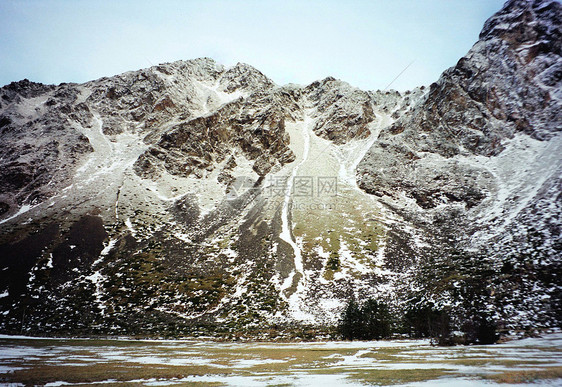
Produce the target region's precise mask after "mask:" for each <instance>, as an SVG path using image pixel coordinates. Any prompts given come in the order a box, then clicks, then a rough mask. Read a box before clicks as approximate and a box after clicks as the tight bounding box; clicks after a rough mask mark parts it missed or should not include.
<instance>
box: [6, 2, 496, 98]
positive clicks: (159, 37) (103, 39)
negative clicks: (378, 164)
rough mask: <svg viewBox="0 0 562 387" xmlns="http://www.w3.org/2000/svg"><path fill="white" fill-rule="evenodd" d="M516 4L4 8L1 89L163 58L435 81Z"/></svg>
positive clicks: (367, 80)
mask: <svg viewBox="0 0 562 387" xmlns="http://www.w3.org/2000/svg"><path fill="white" fill-rule="evenodd" d="M503 2H504V0H501V1H498V0H470V1H467V0H393V1H379V0H370V1H366V0H365V1H360V0H346V1H341V0H338V1H336V0H323V1H318V0H309V1H293V0H285V1H273V0H272V1H268V0H261V1H259V0H239V1H237V0H230V1H227V0H207V1H203V0H185V1H180V0H170V1H165V0H160V1H142V0H134V1H132V0H122V1H105V0H98V1H93V0H91V1H83V0H67V1H62V0H17V1H16V0H0V85H5V84H8V83H10V82H12V81H16V80H21V79H24V78H28V79H30V80H32V81H36V82H43V83H54V84H58V83H61V82H85V81H88V80H92V79H97V78H100V77H103V76H111V75H115V74H119V73H122V72H125V71H130V70H138V69H141V68H146V67H150V66H151V65H156V64H158V63H163V62H172V61H176V60H187V59H193V58H198V57H203V56H206V57H211V58H213V59H215V60H216V61H217V62H219V63H222V64H224V65H226V66H232V65H235V64H236V63H237V62H243V63H247V64H250V65H252V66H254V67H256V68H257V69H258V70H260V71H261V72H263V73H264V74H265V75H267V76H268V77H270V78H271V79H273V81H274V82H275V83H277V84H279V85H283V84H286V83H297V84H303V85H306V84H309V83H311V82H313V81H315V80H318V79H322V78H325V77H327V76H333V77H335V78H338V79H341V80H344V81H346V82H348V83H350V84H351V85H353V86H356V87H359V88H361V89H364V90H377V89H381V90H383V89H385V88H387V86H389V84H390V83H391V82H392V81H393V79H394V78H396V77H397V76H398V75H399V74H400V73H401V72H402V71H404V69H405V71H404V72H403V73H402V74H401V75H400V76H399V77H398V79H396V80H395V81H394V82H393V83H392V84H391V85H390V88H393V89H397V90H400V91H404V90H408V89H412V88H414V87H416V86H421V85H429V84H431V83H432V82H434V81H436V80H437V79H438V78H439V75H440V74H441V73H442V72H443V71H444V70H445V69H447V68H449V67H451V66H454V65H455V64H456V62H457V61H458V59H459V58H460V57H462V56H463V55H465V54H466V53H467V51H468V50H469V49H470V48H471V47H472V45H473V44H474V43H475V42H476V41H477V39H478V34H479V33H480V30H481V29H482V26H483V24H484V22H485V21H486V19H487V18H488V17H490V16H491V15H493V14H494V13H495V12H497V11H498V10H499V9H501V7H502V6H503Z"/></svg>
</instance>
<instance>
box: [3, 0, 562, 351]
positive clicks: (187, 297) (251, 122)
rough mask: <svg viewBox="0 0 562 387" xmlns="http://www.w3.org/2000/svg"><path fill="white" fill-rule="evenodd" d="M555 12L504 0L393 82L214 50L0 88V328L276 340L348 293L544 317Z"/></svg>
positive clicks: (500, 315) (555, 113) (412, 311)
mask: <svg viewBox="0 0 562 387" xmlns="http://www.w3.org/2000/svg"><path fill="white" fill-rule="evenodd" d="M561 19H562V7H561V6H560V4H558V3H556V2H554V1H546V0H545V1H542V0H536V1H520V0H516V1H510V2H508V3H506V5H505V6H504V8H503V9H502V10H500V11H499V12H498V13H497V14H496V15H494V16H492V17H491V18H490V19H489V20H488V21H487V22H486V23H485V25H484V29H483V32H482V34H481V36H480V40H479V41H478V42H477V43H476V44H475V45H474V46H473V48H472V49H471V50H470V51H469V53H468V54H467V55H466V56H465V57H463V58H461V59H460V60H459V62H458V63H457V65H456V66H454V67H452V68H450V69H448V70H446V71H445V72H444V73H443V74H442V76H441V77H440V79H439V80H438V81H437V82H436V83H434V84H432V85H431V86H430V87H429V88H425V87H421V88H416V89H414V90H412V91H408V92H405V93H403V94H400V93H398V92H396V91H362V90H360V89H357V88H354V87H352V86H350V85H349V84H347V83H345V82H342V81H339V80H336V79H334V78H331V77H327V78H325V79H323V80H319V81H316V82H313V83H311V84H310V85H306V86H300V85H285V86H277V85H275V84H274V82H273V81H271V80H270V79H269V78H267V77H266V76H265V75H264V74H262V73H261V72H259V70H257V69H255V68H253V67H251V66H249V65H245V64H240V63H239V64H237V65H235V66H233V67H230V68H225V67H224V66H222V65H219V64H217V63H216V62H215V61H213V60H212V59H210V58H199V59H195V60H191V61H177V62H173V63H164V64H160V65H157V66H153V67H150V68H148V69H143V70H139V71H134V72H127V73H124V74H120V75H116V76H114V77H111V78H105V77H104V78H100V79H97V80H94V81H90V82H86V83H83V84H61V85H58V86H54V85H41V84H36V83H33V82H29V81H27V80H24V81H20V82H17V83H12V84H10V85H7V86H4V87H2V88H0V142H2V143H3V144H4V145H5V146H3V147H2V149H1V150H0V167H1V168H2V170H3V173H2V174H1V175H0V186H2V187H4V188H3V189H2V191H0V211H1V213H0V216H1V217H2V218H0V227H2V229H1V232H0V268H1V271H0V278H1V279H2V281H0V282H1V283H3V284H4V285H2V286H3V287H1V288H0V294H1V295H2V296H0V310H1V313H2V315H1V316H2V317H1V318H0V329H1V330H2V331H4V332H20V331H21V332H27V333H30V334H50V333H51V332H57V333H60V334H71V335H74V334H79V335H92V334H110V335H118V334H127V335H147V336H152V335H199V334H210V335H218V336H221V335H226V336H229V335H236V334H239V333H240V332H246V334H248V335H250V336H253V337H266V338H267V337H276V336H281V337H289V336H291V335H294V334H295V332H297V331H299V330H302V329H304V328H303V327H310V328H311V329H313V330H318V331H319V332H330V331H331V329H332V328H333V327H334V326H335V325H337V324H338V322H339V318H340V314H341V312H342V311H343V309H344V306H345V303H346V301H347V300H349V299H350V298H353V297H355V298H358V299H367V298H376V299H379V300H382V301H384V302H385V303H387V304H388V305H389V306H390V309H391V311H392V313H393V314H394V315H396V316H399V318H400V319H401V318H403V317H404V316H405V315H407V316H411V315H420V313H421V312H420V311H423V310H436V311H438V312H439V313H445V314H446V315H447V316H448V318H449V319H450V324H451V326H456V327H458V328H459V329H462V330H463V331H464V332H465V333H466V335H467V337H468V336H470V335H472V334H473V333H471V332H472V331H471V329H472V330H474V329H475V328H474V327H472V328H469V327H468V325H470V324H473V325H474V324H484V322H485V323H486V324H488V323H489V322H493V324H495V326H497V327H498V329H503V330H506V331H507V330H514V329H522V328H524V327H525V326H529V327H537V328H540V327H548V326H554V325H557V324H559V322H560V321H561V319H560V300H561V296H560V285H561V284H560V279H559V278H558V275H557V274H556V273H557V272H559V266H560V257H561V255H562V254H561V250H562V241H560V234H562V230H561V224H560V223H561V222H560V219H561V217H562V212H561V207H562V206H561V205H560V200H559V197H560V189H559V187H560V184H561V183H562V181H561V176H562V173H561V171H562V165H561V164H562V161H561V159H560V157H559V154H561V153H560V150H561V148H562V144H561V143H562V142H561V135H560V133H559V132H560V131H561V130H562V122H561V121H560V120H561V119H562V117H561V115H560V114H559V111H560V107H561V106H560V97H559V92H560V90H561V89H562V85H561V82H562V81H561V79H560V74H559V72H558V70H557V69H559V68H562V67H560V66H562V60H561V58H560V55H561V52H560V44H561V39H560V37H561V36H562V35H561V33H560V31H561V27H560V22H559V20H561ZM506 26H507V27H506ZM521 160H524V162H525V168H520V167H519V166H518V162H520V161H521ZM408 313H409V314H408ZM400 316H401V317H400ZM405 321H406V320H405ZM408 321H409V320H408ZM400 324H406V325H407V324H409V323H402V322H401V323H400ZM467 324H468V325H467ZM402 329H408V328H407V327H405V328H402ZM457 330H458V329H457ZM467 340H470V339H467Z"/></svg>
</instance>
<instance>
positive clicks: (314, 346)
mask: <svg viewBox="0 0 562 387" xmlns="http://www.w3.org/2000/svg"><path fill="white" fill-rule="evenodd" d="M2 383H8V385H14V386H17V385H47V386H62V385H77V384H84V383H88V384H90V383H96V384H97V383H102V384H108V385H113V384H119V385H147V386H150V385H152V386H154V385H197V386H199V385H201V386H266V385H284V386H285V385H286V386H308V385H325V386H331V385H338V386H362V385H369V384H375V385H411V386H424V385H455V386H475V385H476V386H477V385H486V386H489V385H495V384H502V385H506V384H533V385H560V383H562V333H551V334H547V335H544V336H543V337H542V338H532V339H523V340H516V341H510V342H507V343H503V344H498V345H489V346H459V347H447V348H444V347H434V346H431V344H430V343H429V341H426V340H418V341H414V340H392V341H376V342H324V343H290V344H279V343H212V342H205V341H181V340H169V341H168V340H165V341H142V340H94V339H92V340H87V339H86V340H85V339H33V338H28V337H16V336H0V384H2Z"/></svg>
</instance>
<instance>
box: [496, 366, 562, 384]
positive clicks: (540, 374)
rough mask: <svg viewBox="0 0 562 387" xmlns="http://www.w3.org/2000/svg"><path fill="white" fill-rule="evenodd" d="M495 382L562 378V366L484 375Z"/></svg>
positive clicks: (529, 381) (518, 382)
mask: <svg viewBox="0 0 562 387" xmlns="http://www.w3.org/2000/svg"><path fill="white" fill-rule="evenodd" d="M486 378H487V379H491V380H493V381H494V382H496V383H509V384H520V383H533V382H537V381H539V380H545V379H562V367H548V368H544V369H541V370H518V371H504V372H501V373H498V374H492V375H486Z"/></svg>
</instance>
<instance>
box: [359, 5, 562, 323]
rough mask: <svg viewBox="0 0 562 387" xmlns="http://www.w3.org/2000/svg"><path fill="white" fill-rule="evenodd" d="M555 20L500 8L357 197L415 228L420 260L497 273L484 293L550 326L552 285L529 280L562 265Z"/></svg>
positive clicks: (366, 162) (410, 117) (403, 124)
mask: <svg viewBox="0 0 562 387" xmlns="http://www.w3.org/2000/svg"><path fill="white" fill-rule="evenodd" d="M560 20H562V5H560V3H557V2H555V1H509V2H507V3H506V5H505V6H504V8H503V9H502V10H501V11H500V12H498V13H497V14H496V15H494V16H493V17H492V18H490V19H489V20H488V21H487V22H486V24H485V25H484V29H483V30H482V33H481V34H480V40H479V41H478V42H477V43H476V44H475V45H474V46H473V48H472V49H471V50H470V51H469V52H468V54H467V55H466V56H464V57H463V58H461V59H460V60H459V61H458V63H457V65H456V66H455V67H452V68H450V69H448V70H447V71H445V72H444V73H443V74H442V76H441V77H440V79H439V80H438V81H437V82H436V83H434V84H432V85H431V86H430V88H429V91H428V93H427V94H426V95H425V96H424V98H423V99H422V100H420V102H419V103H418V104H416V105H415V106H414V107H413V108H412V109H411V111H410V112H409V113H408V114H406V115H403V116H402V117H401V118H400V119H398V120H397V121H396V122H395V123H394V124H393V125H390V126H389V127H387V128H385V129H383V130H382V131H381V134H380V136H379V138H378V140H377V141H376V142H375V143H374V145H373V147H372V148H371V149H370V150H369V152H368V153H367V154H366V156H365V158H364V159H363V160H362V161H361V163H360V164H359V166H358V170H357V173H358V184H359V186H360V187H361V188H362V189H364V190H365V191H367V192H369V193H372V194H374V195H375V196H377V197H379V198H381V200H382V201H384V202H385V203H387V204H388V205H390V206H392V207H393V208H395V209H396V210H397V211H399V212H400V213H402V214H403V215H404V216H405V217H406V218H408V219H411V220H412V222H414V224H418V225H419V226H420V227H421V225H423V227H424V229H425V230H426V231H425V233H426V235H427V238H428V241H429V242H428V243H431V244H432V245H434V246H433V247H431V248H430V247H427V248H421V249H419V250H420V251H419V252H418V254H419V255H420V256H426V258H425V260H428V261H431V262H433V261H432V259H430V258H428V256H431V255H432V254H434V252H433V250H437V253H438V254H441V255H443V256H444V257H447V256H448V255H447V254H445V253H444V251H447V250H451V249H453V250H455V254H457V253H458V252H459V251H463V252H464V253H463V254H465V255H466V256H467V258H466V259H465V260H466V261H468V260H469V258H468V257H469V256H474V255H475V254H476V255H479V254H481V255H482V256H485V257H488V258H489V257H493V258H492V263H490V265H492V267H493V266H495V267H496V268H499V267H500V266H502V265H504V269H505V270H504V271H506V272H501V274H498V275H497V277H498V278H499V277H503V280H499V279H498V278H495V279H494V278H493V277H494V276H493V275H490V278H488V279H487V280H486V281H487V283H488V284H489V292H490V293H492V294H495V295H494V297H492V298H494V299H495V302H497V303H505V300H502V301H498V300H499V299H501V297H506V298H509V299H510V301H509V303H512V302H516V303H527V304H529V305H528V307H529V309H532V307H531V306H530V304H533V303H534V302H536V304H535V305H534V307H535V308H537V309H535V311H534V312H530V311H527V312H525V316H528V315H532V314H536V315H538V313H539V312H538V310H541V313H543V314H548V313H551V314H555V313H556V308H557V307H554V306H553V305H557V303H558V302H559V300H560V293H559V290H558V287H557V284H558V281H559V280H558V279H554V278H553V277H551V276H549V275H546V276H542V275H539V276H535V274H536V273H539V272H541V273H546V272H554V271H557V270H559V265H560V257H562V240H561V239H560V235H562V229H561V223H560V222H561V205H560V187H561V185H560V184H561V183H562V180H561V179H562V164H561V157H560V154H561V151H562V142H561V137H560V132H561V131H562V114H561V113H560V112H561V111H562V100H561V98H560V92H561V90H562V77H561V73H560V68H561V66H562V58H561V53H562V51H561V48H562V35H561V33H562V29H561V24H560ZM556 187H557V188H556ZM546 203H550V205H548V206H547V204H546ZM530 214H534V215H530ZM436 235H440V236H441V237H440V238H436ZM443 239H444V241H442V242H441V241H439V240H443ZM435 245H437V246H439V247H438V248H437V249H435ZM433 263H435V262H433ZM481 264H482V266H486V265H487V264H484V263H481ZM506 268H508V269H506ZM419 270H420V271H421V269H419ZM500 271H501V270H500ZM531 273H535V274H531ZM539 277H540V278H539ZM510 281H513V282H510ZM532 288H535V289H542V292H541V296H540V297H543V299H546V300H548V301H547V302H544V301H543V302H540V301H537V299H535V298H533V297H532V294H531V291H530V289H532ZM424 289H426V287H424ZM549 289H550V290H549ZM426 290H427V289H426ZM502 292H503V293H502ZM519 292H521V293H524V294H525V295H526V296H523V297H521V296H520V295H517V296H516V295H515V294H517V293H519ZM430 293H431V292H430ZM511 297H514V298H517V301H513V300H511ZM525 297H528V299H527V300H525ZM533 300H534V301H533ZM539 304H540V305H541V306H538V305H539ZM543 317H544V316H543Z"/></svg>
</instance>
